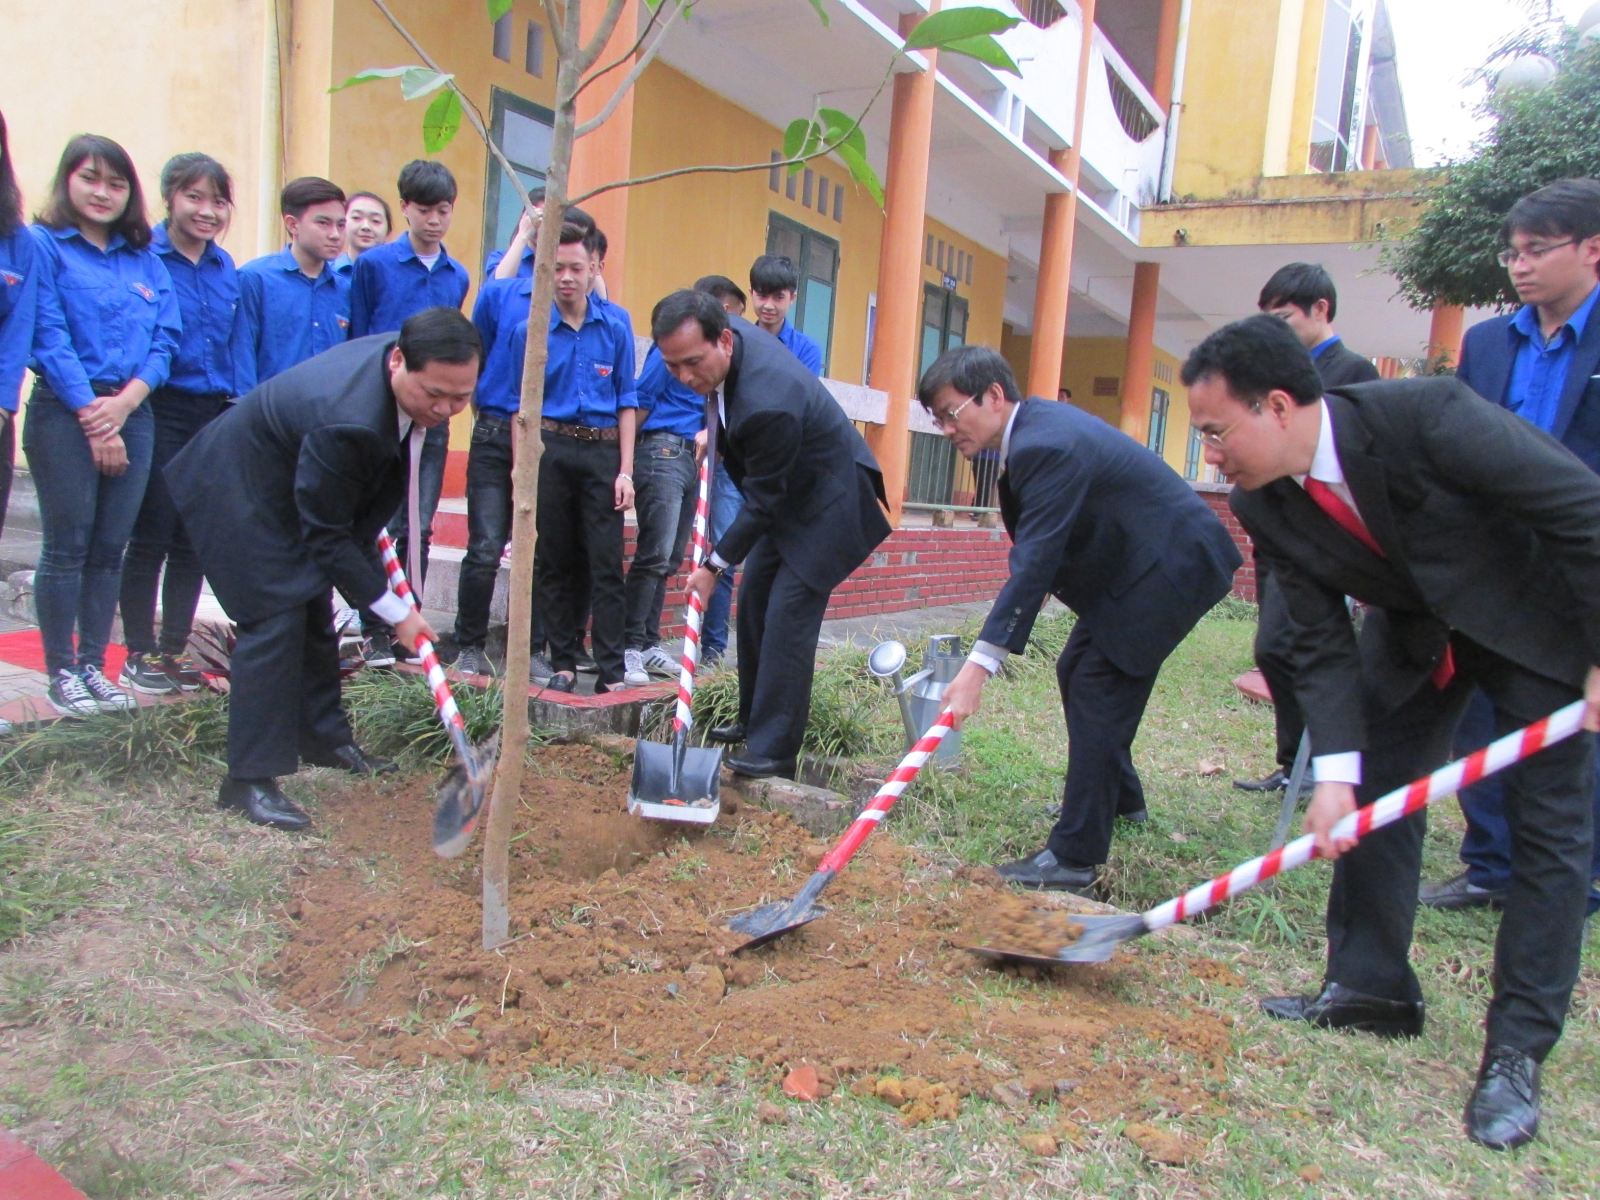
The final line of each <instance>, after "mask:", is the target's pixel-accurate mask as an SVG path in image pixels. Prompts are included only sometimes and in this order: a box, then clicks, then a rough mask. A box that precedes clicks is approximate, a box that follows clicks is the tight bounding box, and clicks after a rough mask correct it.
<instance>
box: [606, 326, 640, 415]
mask: <svg viewBox="0 0 1600 1200" xmlns="http://www.w3.org/2000/svg"><path fill="white" fill-rule="evenodd" d="M611 310H612V311H611V314H610V315H611V317H612V322H611V324H612V328H613V330H614V331H615V337H616V343H617V345H616V352H615V355H614V357H613V359H612V362H611V374H612V377H613V378H614V379H616V381H617V409H618V411H619V412H620V411H621V410H622V409H624V408H638V407H639V392H638V386H637V384H636V383H635V382H634V375H635V373H636V369H637V366H638V361H639V360H638V358H637V357H636V356H635V355H634V352H633V321H632V318H631V317H629V316H628V312H627V310H626V309H624V308H619V307H618V306H616V305H612V306H611Z"/></svg>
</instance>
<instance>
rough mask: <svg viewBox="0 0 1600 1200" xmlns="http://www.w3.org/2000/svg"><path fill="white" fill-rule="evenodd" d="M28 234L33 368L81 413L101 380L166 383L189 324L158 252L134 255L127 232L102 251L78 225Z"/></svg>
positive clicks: (116, 235)
mask: <svg viewBox="0 0 1600 1200" xmlns="http://www.w3.org/2000/svg"><path fill="white" fill-rule="evenodd" d="M28 232H29V233H30V234H31V235H32V237H33V251H34V261H35V263H36V265H37V267H38V271H39V312H38V318H37V322H36V324H35V326H34V331H33V358H32V361H31V363H30V364H29V365H31V366H32V367H33V369H34V371H35V372H37V373H38V374H40V375H43V376H44V379H45V382H46V383H48V384H49V385H50V388H51V390H53V391H54V392H55V394H56V395H57V396H59V397H61V401H62V403H63V404H65V405H66V406H67V407H68V408H70V409H72V410H73V411H74V412H76V411H77V410H78V409H80V408H82V407H83V406H84V405H86V404H89V403H91V402H92V401H93V400H94V387H93V385H94V384H97V383H98V384H102V385H106V386H116V387H120V386H122V385H123V384H125V383H127V382H129V381H130V380H133V379H138V380H140V381H142V382H143V383H144V384H145V385H146V386H147V387H148V388H149V389H150V390H151V391H155V390H156V388H158V387H160V386H161V385H162V384H164V383H165V382H166V381H167V375H168V373H169V372H170V371H171V369H172V353H173V351H174V350H175V349H177V345H178V336H179V334H180V332H181V331H182V327H183V320H182V318H181V317H180V316H179V315H178V300H177V297H176V296H175V295H174V294H173V291H172V279H171V278H170V277H169V276H168V275H167V268H166V267H165V266H164V265H163V264H162V262H161V259H160V258H159V257H157V256H156V253H155V252H154V251H153V250H151V249H149V248H148V247H147V248H145V249H143V250H135V249H134V248H133V247H132V246H130V245H128V243H127V241H126V240H124V239H123V236H122V235H121V234H120V233H114V234H112V235H111V241H110V243H109V244H108V245H107V247H106V249H104V250H101V249H100V247H98V246H96V245H95V244H94V243H93V242H91V241H89V240H88V239H87V238H85V237H84V236H83V234H81V233H79V232H78V230H77V229H76V227H71V226H69V227H68V228H66V229H51V228H50V227H48V226H46V225H32V226H30V227H29V230H28Z"/></svg>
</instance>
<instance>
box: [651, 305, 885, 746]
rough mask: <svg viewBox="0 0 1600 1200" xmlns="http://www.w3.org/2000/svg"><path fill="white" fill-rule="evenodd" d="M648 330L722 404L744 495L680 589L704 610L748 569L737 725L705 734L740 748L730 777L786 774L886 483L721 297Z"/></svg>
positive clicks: (780, 356) (815, 396) (874, 533)
mask: <svg viewBox="0 0 1600 1200" xmlns="http://www.w3.org/2000/svg"><path fill="white" fill-rule="evenodd" d="M650 332H651V336H652V337H654V338H655V342H656V346H657V347H658V348H659V349H660V351H661V358H662V361H663V362H664V363H665V364H666V366H667V370H669V371H671V372H672V374H673V375H674V376H675V377H676V378H677V379H678V381H679V382H680V383H682V384H683V385H684V386H685V387H688V388H690V389H692V390H693V391H695V392H697V393H698V394H700V395H702V396H710V395H713V394H715V395H716V397H717V402H718V421H719V423H720V425H721V432H720V434H719V437H720V448H721V451H722V460H723V465H725V466H726V467H727V469H728V474H729V475H730V476H731V477H732V479H733V481H734V483H736V484H738V485H739V489H740V491H742V492H743V493H744V508H743V509H742V510H741V511H740V513H739V515H738V517H736V518H735V519H734V522H733V524H732V525H731V526H729V528H728V529H727V531H726V532H725V533H724V534H723V535H722V537H721V538H720V539H719V540H718V541H717V544H716V546H715V547H714V548H713V549H712V552H711V556H710V558H709V559H707V561H706V563H705V564H704V565H703V566H701V567H699V568H698V569H697V570H696V571H695V572H694V573H693V574H692V575H691V576H690V577H689V584H688V591H689V593H691V594H698V595H699V597H700V600H701V602H702V603H704V602H705V600H706V598H707V597H708V596H710V594H711V590H712V588H713V587H715V586H716V582H717V576H718V575H720V574H721V573H722V572H723V571H725V570H727V569H728V568H729V567H731V566H733V565H735V564H737V563H739V562H741V561H743V562H744V579H743V581H742V582H741V583H740V586H739V614H738V626H737V633H738V638H739V718H738V720H737V722H735V723H734V724H733V725H731V726H719V727H717V728H715V729H712V730H711V731H710V733H711V736H712V737H713V738H716V739H717V740H719V741H727V742H737V741H743V742H744V743H745V750H744V752H743V753H742V754H738V755H730V756H729V757H728V759H727V763H728V766H729V767H730V768H731V769H732V770H733V771H735V772H736V773H738V774H741V775H787V776H792V775H793V774H794V771H795V760H796V757H797V755H798V754H799V751H800V742H801V739H802V737H803V736H804V733H805V725H806V716H807V714H808V713H809V712H810V709H811V677H812V673H813V671H814V670H815V668H816V650H817V637H818V635H819V634H820V633H821V630H822V617H823V613H824V612H825V611H826V610H827V607H828V596H829V594H830V593H831V592H832V591H833V589H834V588H836V587H838V586H839V584H841V583H842V582H844V580H845V578H846V577H847V576H848V575H849V574H850V572H851V571H853V570H855V569H856V568H857V567H858V566H860V565H861V563H862V562H863V561H865V560H866V557H867V555H869V554H871V553H872V549H873V547H874V546H876V545H877V544H878V543H879V542H881V541H883V539H884V538H886V537H888V536H889V522H888V520H887V519H886V518H885V516H884V509H883V506H884V503H885V501H884V494H883V476H882V475H881V474H880V473H879V471H878V464H877V460H875V459H874V458H873V457H872V452H871V451H870V450H868V449H867V444H866V443H865V442H864V441H862V440H861V435H860V434H859V433H857V432H856V429H855V426H853V425H852V424H850V419H849V418H848V417H846V416H845V415H844V411H843V410H842V409H840V407H839V405H838V404H837V403H836V402H835V401H834V399H833V397H832V396H831V395H829V394H828V391H827V389H826V388H824V387H823V386H822V383H821V381H820V380H819V379H817V377H816V376H815V375H813V374H812V373H811V372H810V371H808V370H807V369H806V368H805V367H804V366H802V365H801V364H800V361H799V360H798V359H797V358H795V357H794V355H793V354H791V353H790V352H789V350H788V349H787V348H786V347H785V346H784V345H783V343H782V342H780V341H778V339H777V338H775V337H773V336H772V335H771V334H769V333H765V332H763V331H762V330H760V329H757V328H756V327H755V326H754V325H751V324H749V323H748V322H746V321H744V320H741V319H740V318H738V317H730V316H729V315H728V314H727V313H726V312H724V311H723V308H722V304H721V303H720V302H719V301H718V300H717V298H716V297H715V296H712V295H709V294H708V293H706V292H695V291H688V290H684V291H677V292H673V293H672V294H671V295H670V296H668V297H666V298H665V299H664V300H662V301H661V302H660V303H659V304H657V305H656V307H655V311H654V312H653V313H651V315H650Z"/></svg>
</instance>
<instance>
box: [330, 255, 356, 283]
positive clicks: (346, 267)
mask: <svg viewBox="0 0 1600 1200" xmlns="http://www.w3.org/2000/svg"><path fill="white" fill-rule="evenodd" d="M328 265H329V266H330V267H332V268H333V273H334V274H335V275H343V276H344V277H345V278H346V279H349V278H350V272H352V271H354V270H355V269H356V260H355V259H353V258H351V257H350V251H348V250H346V251H345V252H344V253H343V254H341V255H339V257H338V258H336V259H334V260H333V261H332V262H331V263H329V264H328Z"/></svg>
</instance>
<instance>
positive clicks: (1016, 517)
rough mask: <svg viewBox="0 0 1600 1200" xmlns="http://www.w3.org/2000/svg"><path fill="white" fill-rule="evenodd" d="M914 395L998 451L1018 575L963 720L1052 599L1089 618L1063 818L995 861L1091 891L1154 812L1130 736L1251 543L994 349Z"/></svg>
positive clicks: (997, 609)
mask: <svg viewBox="0 0 1600 1200" xmlns="http://www.w3.org/2000/svg"><path fill="white" fill-rule="evenodd" d="M917 397H918V399H920V400H921V401H922V404H923V407H924V408H926V409H927V410H928V412H929V413H930V414H932V416H933V419H934V421H935V422H936V423H937V424H938V425H939V427H940V429H942V430H943V431H944V435H945V437H947V438H949V439H950V441H951V442H953V443H954V444H955V447H956V449H957V450H958V451H960V452H961V454H963V455H964V456H965V457H967V458H968V459H976V458H977V456H978V455H979V453H980V452H982V451H984V450H994V451H998V452H999V456H1000V468H1001V470H1002V472H1003V474H1001V476H1000V480H999V492H1000V515H1001V518H1002V519H1003V520H1004V521H1005V526H1006V532H1008V533H1009V534H1010V535H1011V540H1012V546H1011V556H1010V563H1009V565H1010V572H1011V573H1010V578H1008V579H1007V580H1006V583H1005V586H1004V587H1003V588H1001V589H1000V594H999V596H998V597H996V599H995V602H994V607H993V608H992V609H990V610H989V617H988V620H986V621H985V622H984V626H983V632H982V633H981V634H980V635H979V638H978V641H977V643H976V644H975V645H974V646H973V649H972V653H971V655H970V656H969V657H968V660H967V663H966V665H965V666H963V667H962V668H961V670H960V672H959V673H958V674H957V675H956V677H955V679H954V680H952V681H951V683H950V686H949V687H948V688H947V689H946V690H945V694H944V701H945V703H946V704H947V705H948V706H949V707H950V709H951V710H952V711H953V712H954V713H955V715H956V717H957V720H958V722H959V721H960V720H963V719H965V718H966V717H969V716H971V715H972V714H973V713H975V712H977V711H978V703H979V698H980V696H981V694H982V691H983V685H984V684H985V683H986V682H988V680H989V677H990V676H991V675H993V674H994V673H995V672H997V671H998V670H999V669H1000V665H1001V663H1002V662H1003V661H1004V659H1005V657H1006V655H1007V654H1019V653H1021V652H1022V651H1023V650H1024V649H1026V648H1027V644H1028V634H1029V632H1030V631H1031V630H1032V629H1033V622H1034V618H1036V617H1037V616H1038V615H1039V607H1040V605H1042V604H1043V603H1044V600H1045V597H1046V596H1047V595H1055V596H1057V597H1058V598H1059V599H1060V600H1061V601H1062V603H1064V604H1066V605H1067V606H1068V607H1070V608H1071V609H1072V610H1073V612H1075V613H1076V614H1077V616H1078V620H1077V623H1076V624H1075V625H1074V626H1073V627H1072V635H1071V636H1070V637H1069V638H1068V639H1067V644H1066V647H1065V648H1064V649H1063V650H1062V652H1061V659H1060V661H1059V662H1058V663H1057V664H1056V679H1057V682H1058V683H1059V684H1060V688H1061V705H1062V708H1063V709H1064V710H1065V712H1066V719H1067V742H1068V757H1067V779H1066V787H1065V789H1064V791H1063V794H1062V801H1061V815H1060V816H1059V817H1058V818H1057V819H1056V824H1055V828H1054V829H1052V830H1051V832H1050V839H1049V841H1048V842H1047V843H1046V845H1045V847H1044V849H1043V850H1040V851H1038V852H1036V853H1034V854H1032V855H1029V856H1028V857H1026V858H1021V859H1018V860H1017V861H1016V862H1011V863H1006V864H1005V865H1004V866H1002V867H1000V868H999V871H1000V874H1001V875H1002V876H1003V877H1004V878H1006V879H1008V880H1010V881H1011V882H1013V883H1017V884H1020V885H1021V886H1023V887H1032V888H1050V889H1057V890H1066V891H1073V892H1077V893H1079V894H1081V895H1088V894H1089V893H1090V892H1092V891H1093V890H1094V888H1095V886H1096V879H1097V876H1098V875H1099V872H1100V868H1101V866H1102V865H1103V864H1104V863H1105V861H1106V858H1107V856H1108V854H1109V852H1110V848H1111V827H1112V825H1113V823H1114V822H1115V820H1116V818H1117V816H1118V815H1122V816H1125V817H1128V818H1130V819H1132V820H1135V821H1139V820H1143V819H1144V815H1145V800H1144V788H1143V787H1142V786H1141V784H1140V783H1139V776H1138V774H1137V773H1136V772H1135V771H1134V769H1133V756H1132V753H1131V747H1132V745H1133V738H1134V735H1135V734H1136V733H1138V731H1139V722H1140V721H1141V720H1142V719H1143V717H1144V708H1145V702H1146V701H1147V700H1149V698H1150V690H1151V689H1152V688H1153V687H1154V686H1155V682H1156V674H1157V672H1158V671H1160V669H1161V664H1162V663H1163V662H1164V661H1166V657H1167V655H1169V654H1171V653H1172V651H1173V650H1174V649H1175V648H1176V647H1177V645H1178V643H1179V642H1181V641H1183V639H1184V638H1185V637H1186V636H1187V635H1188V633H1189V630H1191V629H1193V628H1194V624H1195V622H1196V621H1198V620H1199V619H1200V618H1201V617H1202V616H1204V615H1205V613H1206V612H1207V610H1209V609H1210V608H1211V606H1212V605H1213V604H1215V603H1216V602H1217V601H1218V600H1220V599H1222V597H1223V596H1225V595H1227V593H1228V588H1229V587H1230V586H1231V584H1232V582H1233V573H1234V571H1235V569H1237V567H1238V566H1239V563H1240V561H1241V560H1240V558H1239V551H1238V550H1237V549H1236V548H1235V547H1234V544H1233V539H1232V538H1230V537H1229V536H1228V533H1227V531H1226V530H1225V529H1223V527H1222V523H1221V522H1220V521H1218V520H1217V518H1216V517H1215V516H1214V515H1213V514H1212V512H1211V510H1210V509H1209V508H1207V507H1206V504H1205V501H1203V500H1201V499H1200V497H1199V496H1197V495H1196V494H1195V493H1194V490H1193V489H1192V488H1190V487H1189V485H1188V484H1187V483H1185V482H1184V481H1183V480H1182V479H1180V478H1179V477H1178V474H1177V472H1175V471H1174V470H1173V469H1172V468H1171V467H1169V466H1167V464H1166V463H1164V462H1162V461H1161V459H1159V458H1157V457H1156V456H1155V455H1154V454H1152V453H1151V452H1150V451H1149V450H1147V449H1145V448H1144V447H1143V446H1141V445H1139V444H1138V443H1137V442H1135V441H1134V440H1133V439H1132V438H1130V437H1128V436H1127V435H1126V434H1124V433H1122V432H1121V431H1120V430H1117V429H1114V428H1112V427H1111V426H1110V425H1107V424H1106V423H1105V422H1104V421H1102V420H1100V419H1099V418H1098V417H1094V416H1091V415H1089V414H1088V413H1086V412H1083V411H1082V410H1081V409H1077V408H1074V407H1072V405H1070V404H1060V403H1054V402H1051V401H1048V400H1040V399H1037V398H1030V399H1028V400H1023V398H1022V393H1021V391H1020V390H1019V389H1018V388H1017V381H1016V379H1015V377H1014V376H1013V375H1012V373H1011V367H1010V366H1009V365H1008V364H1007V363H1006V360H1005V359H1003V358H1001V357H1000V355H999V354H997V353H995V352H994V351H993V350H990V349H989V348H987V347H985V346H959V347H957V348H955V349H953V350H947V351H946V352H945V353H944V354H942V355H940V356H939V359H938V361H937V362H935V363H934V364H933V365H932V366H931V367H929V368H928V370H927V372H926V373H925V374H924V375H923V376H922V380H921V382H920V383H919V385H918V387H917Z"/></svg>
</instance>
